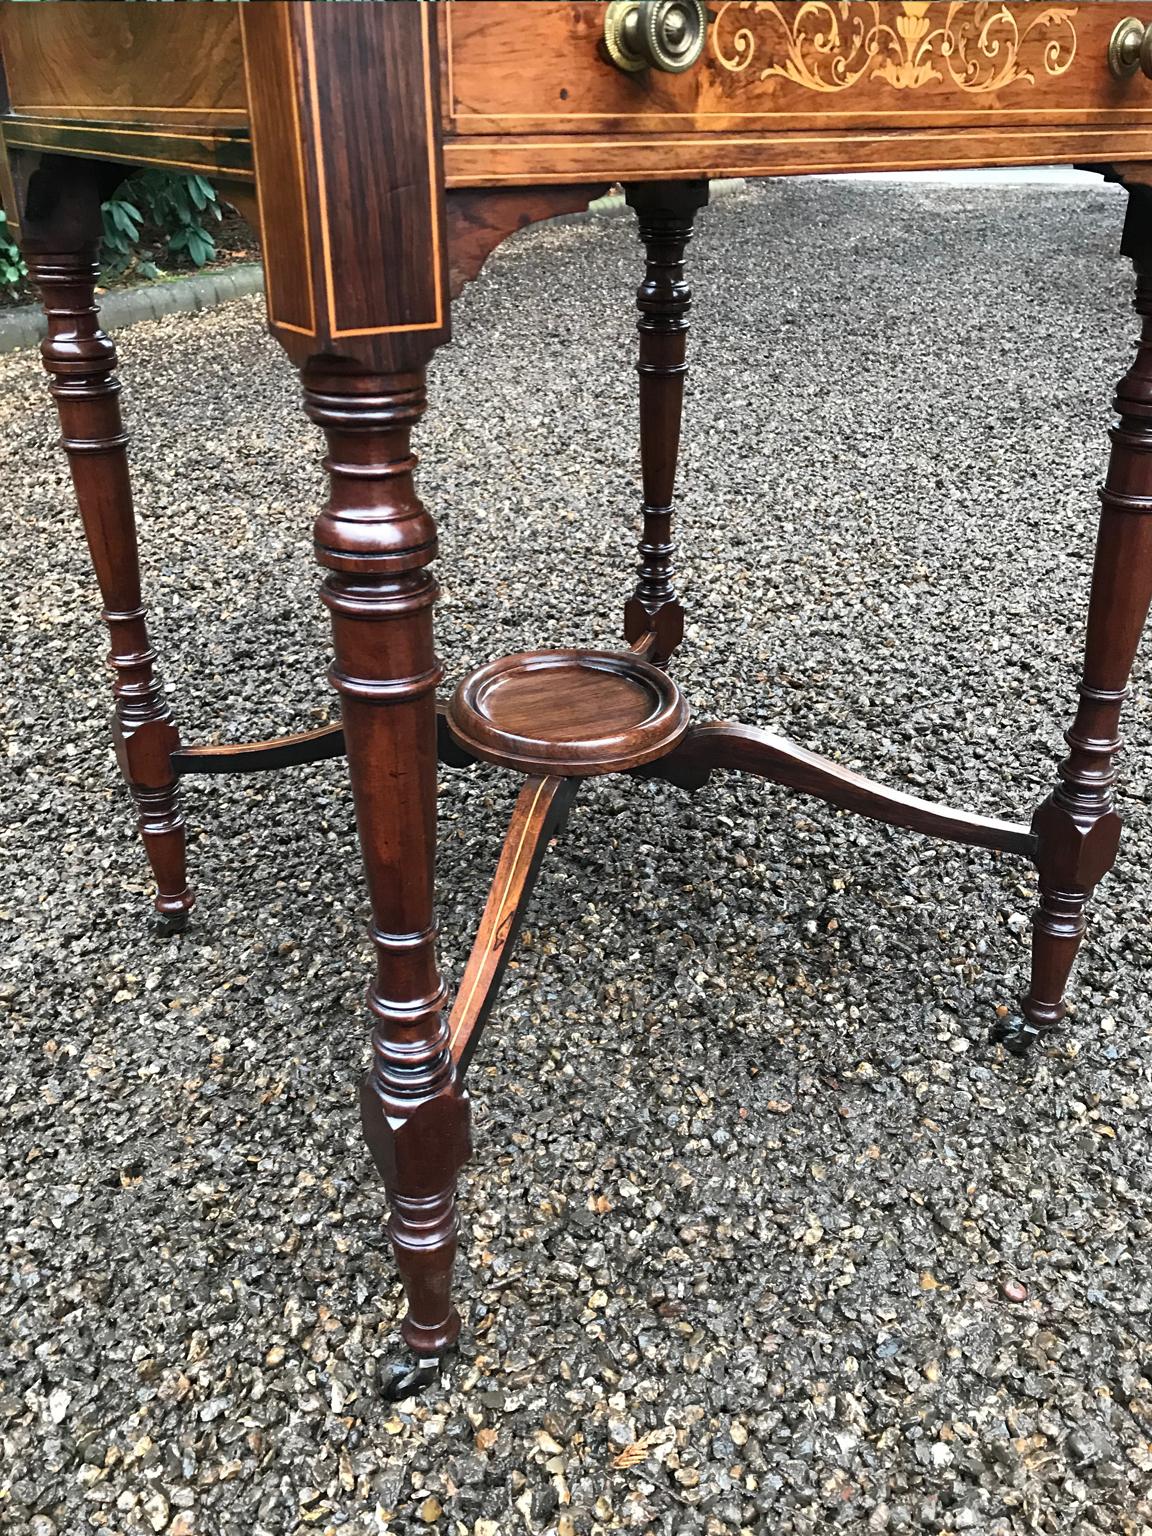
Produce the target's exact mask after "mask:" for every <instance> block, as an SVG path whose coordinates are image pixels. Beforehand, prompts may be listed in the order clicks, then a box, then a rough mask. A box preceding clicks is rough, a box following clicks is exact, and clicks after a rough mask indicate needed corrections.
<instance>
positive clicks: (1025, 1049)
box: [988, 1014, 1043, 1057]
mask: <svg viewBox="0 0 1152 1536" xmlns="http://www.w3.org/2000/svg"><path fill="white" fill-rule="evenodd" d="M1042 1034H1043V1031H1042V1030H1041V1029H1040V1028H1039V1027H1038V1026H1037V1025H1035V1024H1033V1023H1032V1022H1031V1021H1030V1020H1029V1019H1026V1018H1024V1017H1023V1016H1022V1015H1020V1014H1016V1015H1013V1016H1009V1017H1007V1018H1003V1019H997V1020H996V1022H995V1024H993V1025H992V1028H991V1029H990V1030H989V1031H988V1039H989V1040H990V1041H991V1042H992V1044H993V1045H1002V1046H1003V1047H1004V1049H1005V1050H1006V1051H1008V1052H1010V1053H1011V1055H1013V1056H1019V1057H1024V1056H1027V1055H1028V1053H1029V1051H1031V1049H1032V1047H1033V1046H1034V1045H1035V1043H1036V1041H1037V1040H1039V1039H1040V1037H1041V1035H1042Z"/></svg>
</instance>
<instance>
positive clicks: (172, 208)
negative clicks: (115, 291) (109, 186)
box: [101, 171, 222, 277]
mask: <svg viewBox="0 0 1152 1536" xmlns="http://www.w3.org/2000/svg"><path fill="white" fill-rule="evenodd" d="M103 212H104V240H103V247H102V251H101V261H102V263H103V267H104V271H105V273H106V275H107V276H109V277H120V276H122V275H123V274H124V273H125V272H127V271H128V270H129V268H132V269H133V270H134V271H136V272H137V273H139V275H140V276H141V277H155V276H156V273H157V266H156V260H154V259H153V256H155V257H156V259H157V260H160V261H163V260H164V259H165V258H168V257H177V258H179V257H184V258H185V259H186V260H188V261H190V262H191V263H192V265H193V266H196V267H202V266H203V265H204V263H205V262H208V261H211V260H212V258H213V257H214V256H215V254H216V241H215V240H214V239H213V237H212V235H211V233H210V232H209V231H208V230H207V229H206V228H205V227H204V224H205V220H215V221H219V219H220V218H221V217H222V210H221V207H220V200H219V198H218V197H217V196H216V189H215V187H214V186H213V185H212V183H211V182H209V181H205V180H204V178H203V176H197V175H195V174H192V173H189V174H177V173H175V172H172V171H144V172H142V173H141V174H140V175H139V176H134V177H132V179H131V180H130V181H127V182H125V183H124V185H123V186H122V187H120V188H119V189H118V190H117V193H116V196H115V197H110V198H109V199H108V201H107V202H106V203H105V204H104V205H103ZM153 232H154V234H155V239H153V238H151V236H152V233H153ZM146 246H150V247H152V248H153V250H152V252H151V254H150V253H149V252H148V251H146V250H145V247H146Z"/></svg>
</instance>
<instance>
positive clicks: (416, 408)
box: [304, 360, 471, 1390]
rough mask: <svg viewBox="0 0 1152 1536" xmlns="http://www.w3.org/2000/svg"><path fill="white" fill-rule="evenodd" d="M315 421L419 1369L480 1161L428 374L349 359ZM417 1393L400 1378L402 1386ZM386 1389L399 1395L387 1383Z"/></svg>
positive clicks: (406, 1371)
mask: <svg viewBox="0 0 1152 1536" xmlns="http://www.w3.org/2000/svg"><path fill="white" fill-rule="evenodd" d="M304 390H305V404H306V409H307V411H308V414H309V415H310V416H311V417H312V419H313V421H315V422H318V423H319V425H320V426H321V427H323V429H324V431H325V434H326V436H327V438H328V448H329V452H328V457H327V459H326V460H325V467H326V468H327V470H328V475H329V481H330V486H331V496H330V499H329V501H328V504H327V505H326V507H325V508H324V510H323V512H322V513H321V515H320V517H319V519H318V520H317V523H316V553H317V558H318V560H319V561H320V564H321V565H322V566H324V567H326V569H327V571H328V576H327V579H326V581H325V583H324V601H325V603H326V604H327V606H328V608H329V611H330V613H331V615H332V636H333V651H334V656H335V660H334V663H333V668H332V680H333V682H334V684H335V686H336V688H337V689H338V690H339V693H340V696H341V713H342V716H343V722H344V736H345V741H346V743H347V752H348V767H349V773H350V775H351V780H352V792H353V796H354V799H355V804H356V820H357V825H358V827H359V832H360V845H361V849H362V852H363V857H364V868H365V872H366V874H367V877H368V889H369V894H370V897H371V902H372V939H373V942H374V944H375V946H376V954H377V964H376V975H375V979H374V981H373V982H372V984H371V986H370V987H369V990H368V1008H369V1012H370V1014H371V1016H372V1025H373V1029H372V1065H371V1068H370V1070H369V1072H368V1075H367V1077H366V1079H365V1081H364V1085H363V1090H362V1094H361V1107H362V1114H363V1123H364V1133H365V1137H366V1139H367V1142H368V1146H369V1149H370V1151H371V1153H372V1156H373V1159H374V1161H375V1162H376V1165H377V1167H378V1168H379V1170H380V1173H381V1175H382V1177H383V1179H384V1182H385V1186H386V1188H387V1191H388V1196H389V1202H390V1205H391V1218H390V1221H389V1228H388V1231H389V1236H390V1237H391V1240H392V1246H393V1248H394V1250H395V1253H396V1262H397V1265H398V1267H399V1270H400V1275H401V1278H402V1280H403V1282H404V1289H405V1292H406V1293H407V1297H408V1315H407V1317H406V1318H405V1319H404V1322H403V1325H402V1330H401V1331H402V1333H403V1336H404V1339H405V1341H406V1342H407V1343H408V1345H409V1346H410V1347H411V1349H412V1350H413V1351H414V1352H415V1354H416V1355H417V1357H418V1359H420V1360H425V1361H431V1360H432V1359H434V1357H436V1356H439V1355H441V1354H442V1353H443V1352H444V1351H445V1350H447V1349H448V1348H449V1347H450V1346H451V1345H452V1344H453V1343H454V1342H455V1340H456V1338H457V1335H458V1334H459V1332H460V1319H459V1317H458V1315H457V1313H456V1311H455V1309H454V1307H453V1306H452V1304H451V1299H450V1288H451V1279H452V1265H453V1261H454V1259H455V1256H456V1175H457V1173H458V1171H459V1169H460V1167H461V1166H462V1165H463V1163H464V1162H465V1161H466V1159H467V1158H468V1156H469V1153H470V1150H471V1148H470V1143H469V1131H468V1102H467V1099H466V1098H465V1097H464V1095H463V1094H462V1093H461V1092H460V1091H458V1088H457V1083H456V1073H455V1068H454V1065H453V1061H452V1056H451V1052H450V1050H449V1037H448V1025H447V1020H446V1018H445V1016H444V1012H443V1008H444V1001H445V994H444V985H443V983H442V981H441V978H440V972H439V969H438V967H437V959H436V928H435V922H434V915H433V889H432V885H433V862H434V856H435V839H436V684H437V682H438V681H439V678H440V675H441V674H440V666H439V664H438V662H437V660H436V656H435V653H434V650H433V643H432V605H433V603H434V601H435V598H436V586H435V583H434V581H433V579H432V575H431V572H430V571H429V569H428V567H429V563H430V562H431V560H432V559H433V557H434V556H435V554H436V530H435V526H434V524H433V521H432V518H431V517H430V516H429V515H428V513H427V512H426V511H425V509H424V508H423V506H422V505H421V503H420V501H419V499H418V498H417V495H416V491H415V488H414V485H413V480H412V470H413V468H414V466H415V462H416V461H415V458H414V457H413V456H412V453H411V450H410V447H409V434H410V432H411V429H412V426H413V425H414V423H415V422H416V421H417V420H418V419H419V417H420V415H421V413H422V412H423V410H424V404H425V396H424V375H423V371H422V370H420V371H413V372H410V373H393V374H386V375H381V374H373V373H367V372H363V371H361V370H359V369H357V368H356V367H355V366H354V365H346V366H343V367H342V366H341V365H340V364H339V363H338V362H336V361H335V360H333V361H331V362H324V361H320V360H315V361H313V362H312V363H310V364H309V365H308V366H307V367H306V368H305V369H304ZM400 1383H403V1384H404V1385H406V1386H408V1387H410V1386H411V1385H412V1384H413V1378H412V1376H411V1372H410V1368H409V1367H408V1366H407V1365H406V1364H402V1365H400V1366H398V1368H397V1374H396V1385H397V1389H399V1385H400ZM385 1388H386V1390H388V1384H387V1383H386V1384H385Z"/></svg>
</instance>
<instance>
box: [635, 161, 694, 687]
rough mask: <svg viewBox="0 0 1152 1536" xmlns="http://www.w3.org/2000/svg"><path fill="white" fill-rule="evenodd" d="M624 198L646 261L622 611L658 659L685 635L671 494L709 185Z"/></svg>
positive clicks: (666, 186) (666, 187)
mask: <svg viewBox="0 0 1152 1536" xmlns="http://www.w3.org/2000/svg"><path fill="white" fill-rule="evenodd" d="M625 197H626V198H627V201H628V204H629V206H630V207H631V208H633V209H634V210H635V212H636V216H637V219H638V221H639V225H640V239H641V240H642V242H643V244H644V249H645V252H646V254H647V262H646V266H645V271H644V281H643V282H642V283H641V284H640V287H639V288H638V290H637V293H636V302H637V305H638V307H639V310H640V319H639V320H638V322H637V329H638V330H639V332H640V355H639V359H638V361H637V364H636V367H637V371H638V372H639V374H640V464H641V473H642V476H643V485H644V532H643V535H642V536H641V540H640V580H639V582H638V583H637V586H636V591H635V593H634V594H633V596H632V597H631V599H630V600H629V601H628V603H627V605H626V607H625V609H624V635H625V638H626V639H627V640H629V641H630V642H632V643H633V644H635V643H636V642H637V641H639V640H642V639H643V637H644V636H645V635H646V634H649V633H651V634H652V635H653V636H654V643H653V645H652V648H651V649H650V650H649V652H648V657H649V660H651V661H654V662H656V663H657V664H662V663H664V662H666V661H667V660H668V658H669V657H670V656H671V655H672V652H673V651H674V650H675V649H676V647H677V646H678V645H679V644H680V641H681V640H682V639H683V638H684V610H683V608H681V606H680V603H679V601H678V600H677V597H676V587H675V585H674V583H673V579H672V578H673V556H674V554H675V551H676V546H675V544H674V543H673V542H672V495H673V491H674V489H675V484H676V461H677V458H678V456H679V452H680V419H681V414H682V411H683V405H684V375H685V373H686V372H687V367H688V365H687V363H686V362H685V361H684V358H685V351H686V348H687V344H688V311H689V309H690V308H691V305H692V290H691V289H690V288H689V286H688V284H687V283H686V282H685V280H684V251H685V248H686V247H687V244H688V241H689V240H690V239H691V238H692V223H693V220H694V219H695V217H696V212H697V209H699V208H702V207H703V206H704V205H705V204H706V203H707V201H708V183H707V182H706V181H685V182H635V183H633V184H631V185H629V186H627V187H626V188H625Z"/></svg>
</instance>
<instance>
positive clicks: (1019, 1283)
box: [1000, 1277, 1028, 1302]
mask: <svg viewBox="0 0 1152 1536" xmlns="http://www.w3.org/2000/svg"><path fill="white" fill-rule="evenodd" d="M1000 1294H1001V1296H1003V1297H1004V1300H1005V1301H1014V1302H1021V1301H1027V1300H1028V1287H1027V1286H1026V1285H1025V1284H1024V1282H1023V1280H1017V1279H1015V1278H1013V1277H1009V1278H1008V1279H1007V1280H1004V1281H1002V1282H1001V1285H1000Z"/></svg>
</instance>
